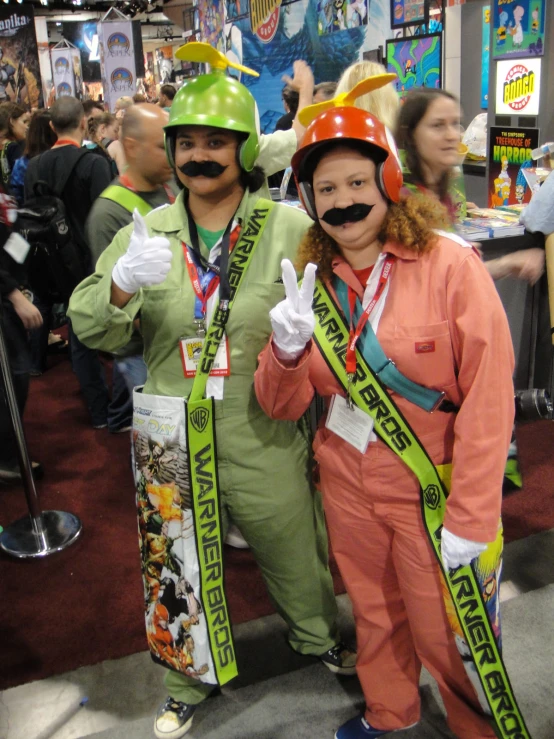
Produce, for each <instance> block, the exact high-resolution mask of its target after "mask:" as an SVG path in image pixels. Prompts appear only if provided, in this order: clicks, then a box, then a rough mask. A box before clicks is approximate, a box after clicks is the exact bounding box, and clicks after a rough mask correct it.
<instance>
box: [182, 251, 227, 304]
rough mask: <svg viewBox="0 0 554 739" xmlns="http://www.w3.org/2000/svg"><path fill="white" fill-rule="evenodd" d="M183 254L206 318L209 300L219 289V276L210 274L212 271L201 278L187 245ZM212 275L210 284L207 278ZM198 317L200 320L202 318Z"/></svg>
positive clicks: (193, 287)
mask: <svg viewBox="0 0 554 739" xmlns="http://www.w3.org/2000/svg"><path fill="white" fill-rule="evenodd" d="M183 254H184V255H185V263H186V265H187V270H188V273H189V277H190V281H191V284H192V289H193V290H194V294H195V295H196V297H197V298H198V300H199V301H200V304H201V306H202V316H205V315H206V305H207V304H208V300H209V299H210V298H211V297H212V295H213V294H214V293H215V291H216V290H217V288H218V287H219V275H216V274H214V273H213V272H211V273H210V271H209V270H208V272H205V273H204V274H203V276H202V278H201V277H200V275H199V273H198V267H197V266H196V264H195V262H194V259H193V258H192V256H191V254H190V252H189V250H188V248H187V245H186V244H185V243H183ZM210 274H211V277H210V278H209V282H208V281H207V279H206V278H207V276H208V275H210ZM204 280H206V281H204ZM197 317H198V318H200V316H197Z"/></svg>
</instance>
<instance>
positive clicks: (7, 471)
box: [0, 462, 44, 484]
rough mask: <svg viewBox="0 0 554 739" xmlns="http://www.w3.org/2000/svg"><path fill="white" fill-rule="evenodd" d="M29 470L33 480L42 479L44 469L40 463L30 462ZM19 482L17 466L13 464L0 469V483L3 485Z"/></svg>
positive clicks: (19, 473) (19, 476) (19, 474)
mask: <svg viewBox="0 0 554 739" xmlns="http://www.w3.org/2000/svg"><path fill="white" fill-rule="evenodd" d="M31 470H32V473H33V479H35V480H42V478H43V477H44V467H43V466H42V465H41V463H40V462H31ZM20 480H21V470H20V469H19V465H18V464H15V465H13V466H9V467H0V483H1V482H3V483H5V484H9V483H13V482H19V481H20Z"/></svg>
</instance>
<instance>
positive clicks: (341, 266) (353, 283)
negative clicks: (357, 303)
mask: <svg viewBox="0 0 554 739" xmlns="http://www.w3.org/2000/svg"><path fill="white" fill-rule="evenodd" d="M381 252H382V253H383V252H386V253H387V254H392V255H393V256H395V257H396V258H397V259H403V260H408V261H414V260H416V259H418V257H419V255H418V254H417V253H416V252H414V251H412V250H411V249H407V248H406V247H405V246H402V245H401V244H398V243H396V242H394V241H388V242H387V243H386V244H385V245H384V246H383V248H382V250H381ZM331 267H332V269H333V274H335V275H336V276H337V277H339V278H340V279H341V280H342V281H343V282H345V283H346V284H347V285H348V287H351V288H352V289H353V290H354V292H355V293H356V295H357V296H358V297H359V299H360V300H362V299H363V296H364V288H363V287H362V286H361V285H360V281H359V280H358V278H357V277H356V275H355V274H354V271H353V269H352V267H351V266H350V265H349V264H348V262H347V261H346V259H345V258H344V257H343V256H342V255H340V254H337V256H336V257H335V258H334V259H333V261H332V263H331Z"/></svg>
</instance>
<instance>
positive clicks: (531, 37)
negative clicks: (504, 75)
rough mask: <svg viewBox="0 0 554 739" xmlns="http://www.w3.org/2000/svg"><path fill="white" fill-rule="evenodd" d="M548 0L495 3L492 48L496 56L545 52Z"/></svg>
mask: <svg viewBox="0 0 554 739" xmlns="http://www.w3.org/2000/svg"><path fill="white" fill-rule="evenodd" d="M545 11H546V0H517V2H516V1H515V0H514V1H513V2H505V1H504V2H502V1H501V0H498V1H497V2H495V3H494V10H493V28H492V35H493V39H492V49H493V57H494V58H495V59H519V58H520V57H526V56H542V55H543V54H544V14H545Z"/></svg>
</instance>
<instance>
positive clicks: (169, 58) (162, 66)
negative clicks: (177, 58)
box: [156, 46, 173, 85]
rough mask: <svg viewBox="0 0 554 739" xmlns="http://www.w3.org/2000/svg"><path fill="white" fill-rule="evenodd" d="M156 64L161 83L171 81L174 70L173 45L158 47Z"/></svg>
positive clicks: (164, 83)
mask: <svg viewBox="0 0 554 739" xmlns="http://www.w3.org/2000/svg"><path fill="white" fill-rule="evenodd" d="M156 66H157V68H158V80H159V83H160V85H167V84H168V83H169V82H171V75H172V72H173V46H161V47H160V48H159V49H156Z"/></svg>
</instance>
